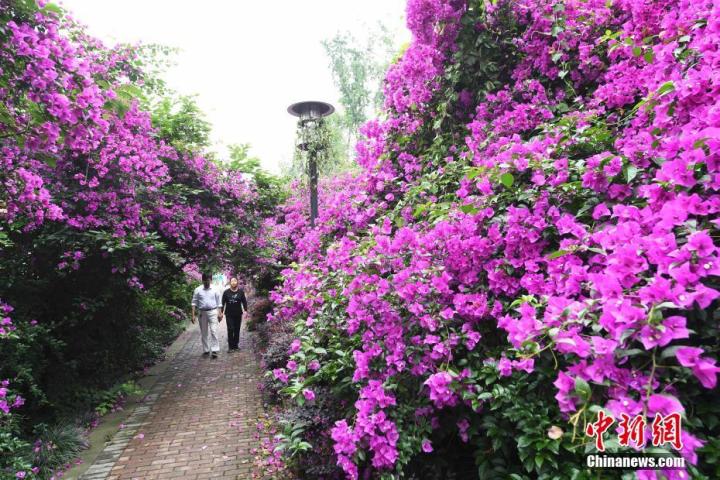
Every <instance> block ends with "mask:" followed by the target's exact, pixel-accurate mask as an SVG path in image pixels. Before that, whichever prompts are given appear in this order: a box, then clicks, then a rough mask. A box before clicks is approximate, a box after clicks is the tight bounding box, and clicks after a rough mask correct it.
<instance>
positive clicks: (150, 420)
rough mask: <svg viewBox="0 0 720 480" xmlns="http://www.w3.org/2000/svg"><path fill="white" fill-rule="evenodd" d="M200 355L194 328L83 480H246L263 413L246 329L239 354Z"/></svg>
mask: <svg viewBox="0 0 720 480" xmlns="http://www.w3.org/2000/svg"><path fill="white" fill-rule="evenodd" d="M225 329H226V327H225V322H223V323H221V324H220V329H219V331H220V333H221V338H220V342H221V343H220V345H221V350H220V352H221V353H220V357H219V358H218V359H216V360H213V359H211V358H208V357H202V356H201V353H202V348H201V345H200V334H199V332H198V328H197V326H196V325H195V326H194V328H192V329H191V330H189V331H188V332H185V334H184V335H186V336H187V337H188V340H187V342H186V343H185V345H184V347H183V348H182V350H181V351H180V352H178V354H177V355H176V356H175V358H174V359H173V360H172V362H171V364H170V366H169V368H168V369H167V371H166V372H165V374H164V377H163V378H161V379H160V380H159V381H158V382H157V383H156V384H155V386H154V387H153V388H152V389H151V391H150V392H149V393H148V396H147V397H146V401H145V402H144V404H143V405H141V406H140V407H137V408H136V409H135V411H134V412H133V414H132V415H131V416H130V418H129V419H128V423H127V424H126V427H125V428H124V429H123V430H120V431H119V432H118V433H117V434H116V435H115V437H114V438H113V440H112V441H111V442H110V443H109V444H108V445H107V447H106V448H105V450H104V451H103V453H102V454H101V455H100V456H99V457H98V459H97V460H96V461H95V463H94V464H93V465H92V466H91V467H90V469H88V471H87V472H86V473H85V474H84V475H83V476H82V477H81V478H82V479H83V480H100V479H107V480H119V479H128V480H130V479H143V480H144V479H163V478H173V479H205V478H225V479H227V478H234V479H244V478H250V474H251V471H252V465H253V463H252V461H253V455H252V454H251V450H252V449H253V448H255V447H256V443H257V441H256V440H255V436H254V429H255V425H256V423H257V420H258V417H260V415H261V414H262V412H263V407H262V400H261V396H260V393H259V391H258V389H257V384H258V381H259V378H260V371H259V368H258V365H257V361H256V360H255V356H254V354H253V353H252V350H251V348H252V347H251V339H250V337H249V334H248V332H247V331H245V326H244V325H243V331H242V332H241V334H240V350H239V351H236V352H233V353H227V340H226V338H227V332H226V331H225Z"/></svg>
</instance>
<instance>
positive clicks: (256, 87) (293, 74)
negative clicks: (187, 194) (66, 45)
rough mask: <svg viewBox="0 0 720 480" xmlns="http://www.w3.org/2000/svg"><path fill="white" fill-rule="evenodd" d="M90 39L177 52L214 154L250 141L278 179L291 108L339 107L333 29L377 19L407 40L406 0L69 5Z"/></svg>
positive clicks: (179, 74)
mask: <svg viewBox="0 0 720 480" xmlns="http://www.w3.org/2000/svg"><path fill="white" fill-rule="evenodd" d="M57 3H59V4H60V5H62V6H63V7H65V8H66V9H67V10H68V11H69V12H70V13H71V15H72V16H73V18H75V19H76V20H78V21H79V22H80V23H82V24H84V25H86V26H87V28H88V31H89V33H91V34H92V35H93V36H95V37H98V38H100V39H101V40H103V42H104V43H106V44H107V45H108V46H110V45H114V44H115V43H136V42H144V43H159V44H162V45H166V46H169V47H176V48H178V49H179V50H180V52H179V53H178V54H177V55H176V57H175V62H176V65H175V66H174V67H172V68H171V69H170V70H169V71H168V72H167V74H166V75H165V79H166V81H167V82H168V85H169V86H170V87H171V88H172V89H174V90H176V91H178V92H179V93H181V94H184V95H197V102H198V105H199V106H200V108H201V109H202V110H203V111H204V112H205V113H206V115H207V118H208V120H209V121H210V123H211V124H212V127H213V134H212V139H213V142H214V145H213V150H215V151H216V152H217V153H218V154H219V155H220V157H221V158H223V157H225V156H226V155H227V153H226V151H227V148H226V146H227V145H230V144H234V143H250V144H251V146H252V148H251V150H250V153H251V155H254V156H257V157H259V158H260V159H261V161H262V165H263V166H264V167H265V168H266V169H268V170H270V171H272V172H275V173H277V172H279V171H280V168H281V165H282V164H283V163H285V164H287V163H289V162H290V160H291V159H292V153H293V148H294V138H295V126H296V119H295V118H294V117H292V116H290V115H289V114H288V113H287V107H288V106H289V105H290V104H292V103H295V102H298V101H303V100H321V101H326V102H330V103H332V104H333V105H335V106H336V107H337V105H338V102H337V99H338V92H337V89H336V88H335V86H334V85H333V81H332V75H331V72H330V68H329V66H328V65H329V63H328V59H327V56H326V55H325V52H324V50H323V48H322V45H321V43H320V42H321V41H322V40H324V39H328V38H330V37H332V36H333V35H334V34H335V33H336V32H338V31H340V32H345V31H350V32H352V33H353V34H354V35H355V36H357V37H359V38H362V36H363V34H364V32H366V31H367V30H368V29H369V28H372V27H373V26H375V25H376V24H377V23H378V22H379V21H382V22H383V23H384V24H385V25H387V26H388V27H390V28H391V29H392V30H394V31H396V32H397V37H398V38H397V44H398V45H401V44H402V43H404V42H406V41H407V40H408V38H409V34H408V33H407V31H406V29H405V27H404V13H405V0H352V1H350V0H273V1H267V0H234V1H231V0H205V1H203V2H198V1H197V0H194V1H188V0H122V1H117V0H115V1H109V0H62V1H59V2H57Z"/></svg>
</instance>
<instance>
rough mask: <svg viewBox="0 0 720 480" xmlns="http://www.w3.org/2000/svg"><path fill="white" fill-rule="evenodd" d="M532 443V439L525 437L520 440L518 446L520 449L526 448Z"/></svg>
mask: <svg viewBox="0 0 720 480" xmlns="http://www.w3.org/2000/svg"><path fill="white" fill-rule="evenodd" d="M531 443H532V439H530V438H528V437H526V436H524V435H523V436H521V437H519V438H518V442H517V446H518V448H525V447H527V446H528V445H530V444H531Z"/></svg>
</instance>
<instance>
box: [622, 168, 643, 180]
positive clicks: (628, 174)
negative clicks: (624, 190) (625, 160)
mask: <svg viewBox="0 0 720 480" xmlns="http://www.w3.org/2000/svg"><path fill="white" fill-rule="evenodd" d="M623 170H624V173H625V181H626V182H627V183H630V182H632V181H633V179H634V178H635V177H636V176H637V174H638V171H639V170H638V168H637V167H636V166H635V165H633V164H628V165H626V166H625V168H624V169H623Z"/></svg>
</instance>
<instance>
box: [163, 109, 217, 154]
mask: <svg viewBox="0 0 720 480" xmlns="http://www.w3.org/2000/svg"><path fill="white" fill-rule="evenodd" d="M152 118H153V126H154V127H155V128H157V129H158V130H159V134H160V136H161V137H162V138H163V139H165V140H167V141H168V142H169V143H170V144H171V145H172V146H174V147H175V148H177V149H178V150H181V151H188V152H198V151H200V150H202V149H204V148H206V147H208V146H210V130H211V128H210V123H209V122H208V121H207V120H206V119H205V115H204V114H203V113H202V111H201V110H200V108H199V107H198V106H197V103H196V102H195V99H194V98H193V97H187V96H180V97H178V98H173V97H166V98H163V99H161V100H160V101H159V102H158V103H157V105H155V106H154V110H153V117H152Z"/></svg>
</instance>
